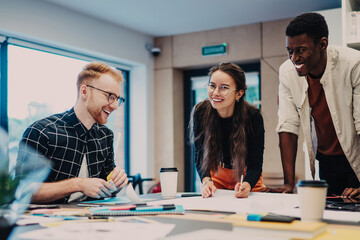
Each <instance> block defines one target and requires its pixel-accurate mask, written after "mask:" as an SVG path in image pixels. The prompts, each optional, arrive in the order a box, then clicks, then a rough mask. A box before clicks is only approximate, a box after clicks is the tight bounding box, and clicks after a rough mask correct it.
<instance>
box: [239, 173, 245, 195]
mask: <svg viewBox="0 0 360 240" xmlns="http://www.w3.org/2000/svg"><path fill="white" fill-rule="evenodd" d="M243 180H244V175H243V174H241V178H240V187H239V192H241V186H242V184H243Z"/></svg>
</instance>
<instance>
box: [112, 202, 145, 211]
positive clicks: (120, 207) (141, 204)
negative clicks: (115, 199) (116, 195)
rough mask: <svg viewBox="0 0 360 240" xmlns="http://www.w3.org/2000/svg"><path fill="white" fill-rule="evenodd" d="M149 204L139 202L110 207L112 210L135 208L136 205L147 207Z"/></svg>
mask: <svg viewBox="0 0 360 240" xmlns="http://www.w3.org/2000/svg"><path fill="white" fill-rule="evenodd" d="M145 206H147V204H146V203H138V204H132V205H123V206H118V207H113V208H110V211H119V210H135V209H136V207H145Z"/></svg>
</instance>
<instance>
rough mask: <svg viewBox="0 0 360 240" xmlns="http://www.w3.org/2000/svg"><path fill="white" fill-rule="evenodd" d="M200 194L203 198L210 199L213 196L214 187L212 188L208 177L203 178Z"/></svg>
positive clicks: (212, 185)
mask: <svg viewBox="0 0 360 240" xmlns="http://www.w3.org/2000/svg"><path fill="white" fill-rule="evenodd" d="M202 183H203V184H202V187H201V194H202V197H203V198H208V197H212V196H214V195H215V192H216V187H215V186H214V183H213V181H212V180H211V178H209V177H205V178H204V179H203V180H202Z"/></svg>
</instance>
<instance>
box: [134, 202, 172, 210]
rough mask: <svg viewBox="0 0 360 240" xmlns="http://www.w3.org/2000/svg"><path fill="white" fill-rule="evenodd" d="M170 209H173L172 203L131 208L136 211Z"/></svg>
mask: <svg viewBox="0 0 360 240" xmlns="http://www.w3.org/2000/svg"><path fill="white" fill-rule="evenodd" d="M172 209H175V205H174V204H165V205H161V206H148V207H136V208H135V209H131V210H136V211H163V210H172Z"/></svg>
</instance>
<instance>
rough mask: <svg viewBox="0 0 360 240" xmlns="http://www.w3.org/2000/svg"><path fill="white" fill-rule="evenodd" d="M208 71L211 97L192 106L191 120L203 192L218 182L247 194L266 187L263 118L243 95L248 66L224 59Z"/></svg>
mask: <svg viewBox="0 0 360 240" xmlns="http://www.w3.org/2000/svg"><path fill="white" fill-rule="evenodd" d="M209 76H210V80H209V83H208V98H207V99H206V100H204V101H202V102H200V103H198V104H197V105H195V106H194V108H193V110H192V113H191V120H190V124H189V132H190V142H191V143H192V144H194V146H195V163H196V168H197V172H198V174H199V176H200V179H201V182H202V185H203V186H202V189H201V193H202V196H203V197H211V196H213V195H214V194H215V191H216V189H217V188H219V189H232V190H235V196H236V197H239V198H246V197H248V196H249V193H250V191H261V190H262V189H263V188H264V187H265V186H264V185H263V184H262V164H263V153H264V123H263V118H262V116H261V113H260V110H259V109H258V108H256V107H254V106H251V105H250V104H249V103H248V102H246V101H245V100H244V97H245V91H246V89H247V86H246V83H245V72H244V71H243V70H242V69H241V68H240V67H239V66H237V65H236V64H233V63H221V64H219V65H217V66H214V67H212V68H211V69H210V72H209ZM243 176H244V177H243ZM242 180H243V181H242Z"/></svg>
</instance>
